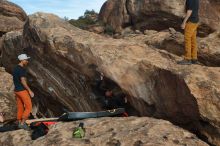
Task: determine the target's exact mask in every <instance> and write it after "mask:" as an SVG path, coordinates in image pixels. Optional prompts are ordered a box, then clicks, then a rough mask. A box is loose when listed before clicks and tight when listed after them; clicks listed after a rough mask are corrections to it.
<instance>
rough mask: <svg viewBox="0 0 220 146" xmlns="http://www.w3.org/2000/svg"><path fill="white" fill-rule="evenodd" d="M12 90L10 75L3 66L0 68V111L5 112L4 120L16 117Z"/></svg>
mask: <svg viewBox="0 0 220 146" xmlns="http://www.w3.org/2000/svg"><path fill="white" fill-rule="evenodd" d="M13 90H14V86H13V82H12V76H11V75H10V74H8V73H7V72H6V71H5V70H4V68H0V107H1V108H0V112H4V113H5V117H4V118H5V120H10V119H14V118H16V103H15V97H14V93H13Z"/></svg>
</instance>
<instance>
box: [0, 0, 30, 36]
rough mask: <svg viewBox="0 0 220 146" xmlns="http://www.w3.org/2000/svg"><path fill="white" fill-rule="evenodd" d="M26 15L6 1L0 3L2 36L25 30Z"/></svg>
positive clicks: (0, 31) (2, 0)
mask: <svg viewBox="0 0 220 146" xmlns="http://www.w3.org/2000/svg"><path fill="white" fill-rule="evenodd" d="M26 18H27V15H26V13H25V12H24V11H23V9H22V8H20V7H19V6H17V5H15V4H13V3H11V2H8V1H6V0H1V1H0V34H2V33H6V32H9V31H13V30H17V29H21V28H23V24H24V21H25V19H26Z"/></svg>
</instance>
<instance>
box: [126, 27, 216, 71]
mask: <svg viewBox="0 0 220 146" xmlns="http://www.w3.org/2000/svg"><path fill="white" fill-rule="evenodd" d="M124 39H126V40H129V41H134V42H139V43H142V44H146V45H150V46H153V47H155V48H158V49H162V50H166V51H168V52H170V53H172V54H175V55H178V56H183V55H184V53H185V49H184V36H183V34H181V33H179V32H177V31H175V30H174V29H172V28H170V29H169V30H164V31H160V32H157V31H153V30H145V35H134V34H131V35H127V36H125V37H124ZM219 46H220V32H218V31H217V32H215V33H212V34H210V35H208V36H207V37H205V38H198V59H199V61H200V62H201V63H202V64H204V65H206V66H212V67H219V66H220V47H219Z"/></svg>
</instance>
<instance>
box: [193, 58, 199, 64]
mask: <svg viewBox="0 0 220 146" xmlns="http://www.w3.org/2000/svg"><path fill="white" fill-rule="evenodd" d="M191 62H192V64H199V61H198V60H197V59H192V60H191Z"/></svg>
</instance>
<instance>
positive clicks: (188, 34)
mask: <svg viewBox="0 0 220 146" xmlns="http://www.w3.org/2000/svg"><path fill="white" fill-rule="evenodd" d="M194 31H195V29H194V26H193V23H191V22H188V23H187V24H186V28H185V31H184V40H185V57H184V58H185V59H186V60H191V59H192V57H191V56H192V55H191V52H192V50H191V49H192V36H193V34H194Z"/></svg>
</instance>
